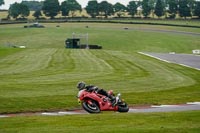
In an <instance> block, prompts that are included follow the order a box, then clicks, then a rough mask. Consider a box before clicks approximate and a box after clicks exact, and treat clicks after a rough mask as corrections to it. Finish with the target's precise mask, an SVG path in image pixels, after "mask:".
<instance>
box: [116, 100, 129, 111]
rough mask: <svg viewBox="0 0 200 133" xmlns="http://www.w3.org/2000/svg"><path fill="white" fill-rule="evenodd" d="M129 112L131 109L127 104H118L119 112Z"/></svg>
mask: <svg viewBox="0 0 200 133" xmlns="http://www.w3.org/2000/svg"><path fill="white" fill-rule="evenodd" d="M128 111H129V107H128V105H127V104H126V103H125V102H123V103H120V104H118V112H128Z"/></svg>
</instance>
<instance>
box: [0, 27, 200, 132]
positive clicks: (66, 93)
mask: <svg viewBox="0 0 200 133" xmlns="http://www.w3.org/2000/svg"><path fill="white" fill-rule="evenodd" d="M44 25H45V26H46V28H43V29H33V28H28V29H27V28H23V26H24V25H22V24H16V25H0V79H1V80H0V101H1V102H0V103H1V104H0V113H11V112H29V111H44V110H59V109H61V110H64V109H73V108H80V105H78V104H77V101H76V97H75V96H76V94H77V90H76V84H77V82H78V81H82V80H83V81H85V82H86V83H88V84H95V85H98V86H99V87H101V88H105V89H113V90H114V91H115V92H121V93H122V97H123V98H124V99H125V100H126V101H127V102H128V104H129V105H130V106H134V105H147V104H148V105H149V104H178V103H186V102H192V101H200V97H199V96H200V88H199V86H200V78H199V75H200V71H198V70H194V69H191V68H186V67H183V66H179V65H176V64H168V63H165V62H161V61H158V60H156V59H152V58H150V57H146V56H144V55H141V54H139V53H137V52H139V51H143V52H147V51H148V52H167V53H168V52H172V51H173V52H176V53H191V51H192V50H193V49H199V48H200V43H199V42H200V37H199V36H198V35H186V34H181V33H180V34H175V33H170V32H154V31H145V30H143V29H145V28H148V29H162V30H174V31H176V30H178V31H182V32H194V33H200V29H194V28H181V27H179V28H177V27H167V26H148V25H124V24H95V23H60V24H56V23H55V24H44ZM56 25H60V27H56ZM86 26H89V28H86ZM124 27H129V29H130V30H124ZM73 32H75V33H88V34H89V43H91V44H99V45H102V46H103V49H102V50H84V49H82V50H78V49H65V47H64V46H65V45H64V42H65V39H66V38H70V37H71V35H72V33H73ZM11 45H17V46H20V45H24V46H26V49H18V48H12V47H11ZM190 115H191V116H190ZM94 116H95V119H94V118H93V117H94ZM94 116H93V115H83V116H79V115H77V116H65V117H39V116H36V117H29V118H25V117H16V118H11V119H10V118H9V119H8V118H2V119H0V132H31V131H33V132H35V131H37V132H58V131H61V132H62V131H66V132H72V131H75V132H80V131H84V132H85V131H87V130H89V129H90V128H91V129H97V128H102V130H99V131H98V132H103V131H106V132H109V131H110V132H118V131H119V132H123V131H124V132H130V131H133V130H135V131H136V132H140V131H141V132H154V131H159V132H168V131H170V132H179V131H180V132H184V131H185V132H190V131H192V132H197V131H198V129H199V128H200V126H199V119H197V118H199V116H200V113H199V111H194V112H182V113H180V114H179V113H164V114H163V113H156V114H151V115H148V114H140V115H138V114H115V113H114V114H113V113H105V114H101V115H94ZM108 117H110V118H109V120H107V118H108ZM155 118H159V120H158V121H154V120H155ZM87 119H88V120H90V122H88V121H87ZM118 119H120V122H119V123H117V122H116V120H118ZM172 119H173V120H172ZM171 120H172V122H171ZM77 121H82V122H77ZM91 121H93V122H94V121H95V122H96V124H100V123H104V122H105V121H106V122H105V124H103V125H97V126H94V127H91V126H90V123H91ZM152 121H154V122H153V123H151V122H152ZM19 122H20V123H21V124H19V125H17V124H16V123H19ZM69 122H72V123H71V124H70V123H69ZM129 122H130V124H127V123H129ZM181 122H183V123H181ZM1 123H2V124H1ZM25 123H27V124H25ZM28 123H30V124H28ZM76 123H78V124H77V125H76ZM86 123H87V124H86ZM109 123H114V125H113V128H112V130H108V129H110V126H111V125H110V124H109ZM177 123H179V124H177ZM180 123H181V124H180ZM188 123H190V124H189V125H192V126H189V125H188ZM24 124H25V125H24ZM157 124H158V125H159V126H158V127H157V126H156V125H157ZM67 125H69V126H67ZM86 125H87V126H86ZM130 125H133V126H130ZM141 125H144V126H141ZM164 125H166V127H167V128H165V126H164ZM186 125H187V126H186ZM54 126H57V127H58V128H53V127H54ZM79 126H81V128H80V129H77V127H79ZM39 127H40V128H39ZM86 127H87V128H86ZM127 127H129V128H127ZM151 127H152V128H151ZM162 127H163V128H162ZM182 127H184V128H182ZM104 128H105V129H104ZM143 128H144V129H143ZM122 129H123V131H122Z"/></svg>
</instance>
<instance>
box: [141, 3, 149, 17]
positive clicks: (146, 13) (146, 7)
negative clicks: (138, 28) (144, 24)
mask: <svg viewBox="0 0 200 133" xmlns="http://www.w3.org/2000/svg"><path fill="white" fill-rule="evenodd" d="M150 13H151V7H150V5H149V0H143V1H142V14H143V15H144V16H145V17H147V16H149V14H150Z"/></svg>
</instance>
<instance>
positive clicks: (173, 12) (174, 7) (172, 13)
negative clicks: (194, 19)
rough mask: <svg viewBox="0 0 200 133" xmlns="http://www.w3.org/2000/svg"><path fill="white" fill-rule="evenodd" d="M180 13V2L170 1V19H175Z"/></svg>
mask: <svg viewBox="0 0 200 133" xmlns="http://www.w3.org/2000/svg"><path fill="white" fill-rule="evenodd" d="M177 11H178V0H168V11H167V12H168V13H169V17H170V18H175V17H176V14H177Z"/></svg>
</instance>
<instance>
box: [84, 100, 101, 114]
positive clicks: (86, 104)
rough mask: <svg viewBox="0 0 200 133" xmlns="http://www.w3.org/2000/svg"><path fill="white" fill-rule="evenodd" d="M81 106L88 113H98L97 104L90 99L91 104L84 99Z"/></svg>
mask: <svg viewBox="0 0 200 133" xmlns="http://www.w3.org/2000/svg"><path fill="white" fill-rule="evenodd" d="M82 106H83V108H84V109H85V110H86V111H87V112H88V113H100V109H99V106H98V105H97V104H96V103H95V101H92V104H90V103H89V102H86V101H84V102H83V103H82Z"/></svg>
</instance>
